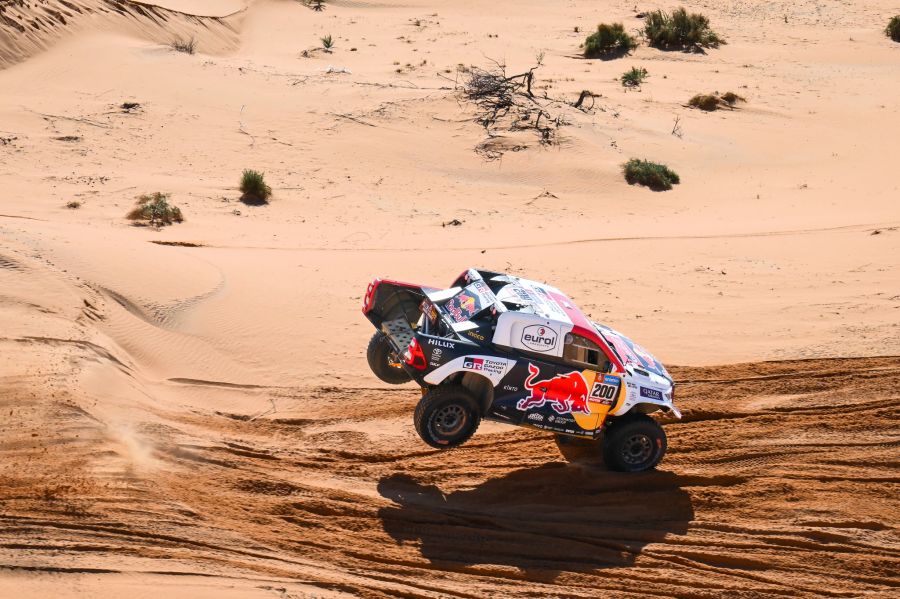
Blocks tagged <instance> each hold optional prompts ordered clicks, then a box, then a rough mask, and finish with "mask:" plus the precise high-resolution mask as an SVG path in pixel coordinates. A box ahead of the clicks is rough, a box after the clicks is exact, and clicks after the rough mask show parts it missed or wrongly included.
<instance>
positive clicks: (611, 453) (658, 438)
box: [603, 414, 666, 472]
mask: <svg viewBox="0 0 900 599" xmlns="http://www.w3.org/2000/svg"><path fill="white" fill-rule="evenodd" d="M665 453H666V433H665V431H663V428H662V427H661V426H660V425H659V423H657V422H656V421H655V420H653V419H652V418H650V417H649V416H646V415H643V414H642V415H639V416H630V417H625V418H622V419H620V420H619V419H617V420H615V421H613V422H611V423H610V424H609V426H608V427H607V428H606V431H605V432H604V436H603V460H604V461H605V462H606V467H607V468H609V469H610V470H618V471H619V472H643V471H644V470H650V469H651V468H655V467H656V465H657V464H659V461H660V460H662V458H663V455H665Z"/></svg>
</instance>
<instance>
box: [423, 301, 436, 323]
mask: <svg viewBox="0 0 900 599" xmlns="http://www.w3.org/2000/svg"><path fill="white" fill-rule="evenodd" d="M422 314H424V315H425V317H426V318H427V319H428V321H429V322H431V323H434V321H435V320H436V319H437V315H438V311H437V308H435V306H434V304H432V303H431V301H430V300H428V299H424V300H422Z"/></svg>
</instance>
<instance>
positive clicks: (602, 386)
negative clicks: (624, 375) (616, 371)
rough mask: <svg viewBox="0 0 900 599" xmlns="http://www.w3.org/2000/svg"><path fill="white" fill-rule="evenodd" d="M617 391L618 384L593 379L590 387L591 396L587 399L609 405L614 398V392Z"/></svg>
mask: <svg viewBox="0 0 900 599" xmlns="http://www.w3.org/2000/svg"><path fill="white" fill-rule="evenodd" d="M618 392H619V385H618V384H615V385H611V384H609V383H607V382H606V380H605V379H604V381H595V382H594V386H593V387H592V388H591V396H590V398H589V399H588V401H592V402H595V403H599V404H603V405H605V406H611V405H613V403H614V402H615V400H616V393H618Z"/></svg>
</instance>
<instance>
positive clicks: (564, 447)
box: [556, 435, 603, 466]
mask: <svg viewBox="0 0 900 599" xmlns="http://www.w3.org/2000/svg"><path fill="white" fill-rule="evenodd" d="M556 448H557V449H559V453H560V454H562V457H563V458H565V460H566V461H567V462H571V463H573V464H587V465H592V466H594V465H596V466H599V465H600V464H602V463H603V445H602V442H601V441H600V439H584V438H581V437H572V436H570V435H556Z"/></svg>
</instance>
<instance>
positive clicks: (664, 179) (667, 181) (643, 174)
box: [622, 158, 681, 191]
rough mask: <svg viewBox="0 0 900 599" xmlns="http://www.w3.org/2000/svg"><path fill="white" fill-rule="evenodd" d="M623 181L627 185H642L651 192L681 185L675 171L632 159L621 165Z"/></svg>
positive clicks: (654, 163)
mask: <svg viewBox="0 0 900 599" xmlns="http://www.w3.org/2000/svg"><path fill="white" fill-rule="evenodd" d="M622 171H623V172H624V173H625V180H626V181H627V182H628V184H629V185H635V184H637V185H643V186H645V187H649V188H650V189H652V190H653V191H665V190H667V189H672V185H677V184H678V183H681V178H680V177H679V176H678V174H677V173H675V171H673V170H671V169H670V168H669V167H667V166H666V165H664V164H658V163H656V162H650V161H649V160H639V159H637V158H632V159H631V160H629V161H628V162H626V163H625V164H623V165H622Z"/></svg>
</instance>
